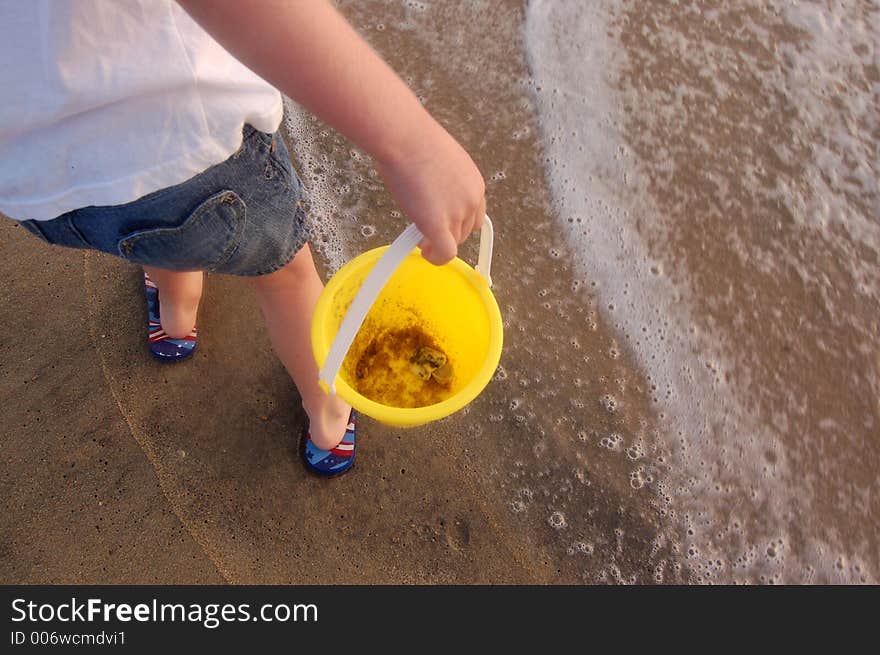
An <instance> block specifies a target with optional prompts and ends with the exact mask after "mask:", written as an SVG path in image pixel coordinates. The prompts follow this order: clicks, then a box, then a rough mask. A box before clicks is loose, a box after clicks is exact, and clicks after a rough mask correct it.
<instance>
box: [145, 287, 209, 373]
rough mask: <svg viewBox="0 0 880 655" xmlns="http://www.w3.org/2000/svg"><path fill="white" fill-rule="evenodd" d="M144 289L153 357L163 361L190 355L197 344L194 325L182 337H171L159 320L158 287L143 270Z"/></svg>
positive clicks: (184, 357) (196, 333) (197, 339)
mask: <svg viewBox="0 0 880 655" xmlns="http://www.w3.org/2000/svg"><path fill="white" fill-rule="evenodd" d="M144 291H145V293H146V295H147V313H148V314H149V344H150V352H151V353H153V357H155V358H156V359H161V360H162V361H163V362H177V361H180V360H181V359H186V358H187V357H189V356H190V355H192V354H193V353H194V352H195V350H196V346H197V345H198V344H199V334H198V331H197V330H196V328H195V326H193V329H192V332H190V333H189V334H188V335H187V336H185V337H183V339H172V338H171V337H169V336H168V335H167V334H165V330H163V329H162V323H161V322H160V320H159V288H158V287H157V286H156V283H155V282H153V281H152V280H151V279H150V276H149V275H147V273H146V271H144Z"/></svg>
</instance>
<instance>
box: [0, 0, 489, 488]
mask: <svg viewBox="0 0 880 655" xmlns="http://www.w3.org/2000/svg"><path fill="white" fill-rule="evenodd" d="M0 25H3V26H4V28H5V30H4V31H5V34H4V38H3V39H2V40H0V52H2V53H3V57H2V60H3V61H4V62H7V63H6V64H5V65H4V66H3V67H0V85H2V86H0V88H3V90H4V96H5V98H4V101H3V103H0V162H2V166H3V168H2V175H0V212H2V213H4V214H6V215H8V216H10V217H12V218H14V219H17V220H19V221H21V223H22V225H23V226H24V227H25V228H26V229H28V230H29V231H30V232H32V233H34V234H35V235H37V236H39V237H40V238H42V239H43V240H45V241H48V242H49V243H53V244H57V245H62V246H69V247H74V248H88V249H93V250H100V251H103V252H107V253H110V254H113V255H116V256H118V257H121V258H122V259H124V260H126V261H129V262H133V263H136V264H140V265H141V266H143V268H144V271H145V274H144V279H145V286H146V294H147V300H148V308H149V310H150V312H149V313H150V319H151V322H150V339H149V343H150V348H151V351H152V352H153V353H154V354H155V355H156V356H157V357H160V358H163V359H166V360H170V361H174V360H177V359H182V358H184V357H186V356H188V355H189V354H191V353H192V351H193V349H194V348H195V345H196V342H197V332H196V328H195V323H196V312H197V309H198V305H199V300H200V298H201V293H202V280H203V271H211V272H218V273H227V274H231V275H240V276H243V277H246V278H247V280H248V281H249V283H250V286H251V287H252V288H253V290H254V292H255V293H256V296H257V299H258V301H259V305H260V308H261V310H262V313H263V318H264V319H265V321H266V326H267V328H268V331H269V336H270V338H271V340H272V345H273V347H274V349H275V352H276V353H277V355H278V357H279V358H280V359H281V361H282V363H283V364H284V366H285V368H286V369H287V371H288V373H289V374H290V376H291V377H292V378H293V381H294V383H295V384H296V386H297V389H298V390H299V392H300V395H301V397H302V403H303V407H304V409H305V411H306V413H307V414H308V418H309V430H308V434H307V435H306V438H305V440H304V443H305V454H306V462H307V464H308V466H309V467H310V468H311V469H312V470H314V471H316V472H318V473H322V474H327V475H334V474H338V473H342V472H344V471H346V470H348V469H349V468H350V467H351V464H352V462H353V460H354V452H355V450H354V449H355V443H356V442H355V436H356V416H355V413H354V412H353V411H352V409H351V407H349V406H348V405H346V404H345V403H344V402H343V401H342V400H341V399H340V398H338V397H336V396H329V395H327V394H326V393H324V392H323V391H322V390H321V388H320V387H319V386H318V369H317V366H316V364H315V361H314V358H313V357H312V352H311V347H310V343H309V326H310V322H311V317H312V312H313V310H314V306H315V302H316V301H317V298H318V296H319V294H320V293H321V289H322V284H321V281H320V279H319V278H318V274H317V272H316V270H315V266H314V263H313V261H312V255H311V253H310V251H309V247H308V245H307V244H306V233H305V227H304V219H305V216H304V214H303V211H304V210H303V202H302V200H303V197H304V190H303V187H302V184H301V182H300V180H299V179H298V178H297V175H296V173H295V172H294V171H293V169H292V168H291V164H290V158H289V156H288V153H287V151H286V148H285V145H284V142H283V140H282V139H281V138H280V136H279V135H278V132H277V130H278V127H279V123H280V121H281V117H282V104H281V96H280V94H279V91H278V90H280V91H282V92H284V93H285V94H287V95H289V96H290V97H291V98H293V99H294V100H295V101H297V102H299V103H300V104H301V105H303V106H304V107H305V108H307V109H308V110H310V111H312V112H313V113H314V114H316V115H317V116H318V117H320V118H321V119H322V120H324V121H325V122H326V123H328V124H329V125H331V126H333V127H334V128H336V129H338V130H339V131H340V132H342V133H343V134H344V135H345V136H347V137H348V138H349V139H351V140H352V141H353V142H354V143H356V144H357V145H358V146H360V147H361V148H362V149H364V150H365V151H366V152H368V153H369V154H370V155H371V156H372V157H373V159H374V162H375V165H376V168H377V170H378V171H379V173H380V175H381V176H382V179H383V180H384V182H385V184H386V186H387V187H388V189H389V191H390V192H391V193H392V195H393V196H394V198H395V199H396V201H397V202H398V204H399V205H400V208H401V209H402V210H403V211H404V213H405V214H406V215H407V216H408V217H409V218H410V219H411V220H412V221H414V222H415V223H416V224H417V225H418V226H419V228H420V229H421V231H422V233H423V234H424V235H425V241H424V242H423V243H422V244H421V245H422V251H423V253H424V256H425V258H426V259H428V260H429V261H430V262H432V263H434V264H443V263H445V262H447V261H449V260H450V259H452V257H454V256H455V254H456V250H457V245H458V244H460V243H461V242H462V241H464V240H465V239H466V238H467V236H468V235H469V234H470V233H471V232H472V231H473V230H475V229H478V228H479V227H480V226H481V224H482V220H483V217H484V215H485V199H484V191H485V187H484V183H483V179H482V177H481V175H480V172H479V171H478V170H477V167H476V166H475V165H474V163H473V161H472V160H471V158H470V157H469V156H468V155H467V153H466V152H465V151H464V150H463V149H462V148H461V146H460V145H459V144H458V143H457V142H456V141H455V140H454V139H453V138H452V137H451V136H450V135H449V134H448V133H447V132H446V131H445V130H444V129H443V128H442V127H440V125H438V124H437V122H435V121H434V120H433V119H432V118H431V117H430V116H429V115H428V113H427V112H426V111H425V110H424V109H423V108H422V106H421V104H420V103H419V102H418V100H417V99H416V98H415V96H414V95H413V93H412V92H411V91H410V90H409V89H407V87H406V86H405V85H404V84H403V83H402V82H401V81H400V79H399V78H398V77H397V76H396V75H395V74H394V73H393V72H392V71H391V70H390V69H389V68H388V67H387V66H386V65H385V64H384V63H383V62H382V61H381V60H380V59H379V57H377V56H376V54H375V53H373V51H372V50H371V49H370V48H369V46H368V45H367V44H366V43H365V42H364V41H363V40H362V39H361V38H360V37H359V36H358V35H357V34H356V33H355V31H354V30H353V29H352V28H351V27H350V26H349V25H348V24H347V23H346V22H345V20H344V19H343V18H342V17H341V16H340V15H339V14H338V13H337V12H336V11H335V10H334V9H333V7H332V6H331V5H330V4H329V2H326V1H325V0H308V1H306V2H292V1H282V0H278V1H269V0H262V1H259V0H252V1H247V0H180V1H179V4H177V3H175V2H173V0H130V1H127V2H102V1H101V0H44V1H43V2H34V3H31V2H19V1H18V0H0ZM10 62H14V65H10Z"/></svg>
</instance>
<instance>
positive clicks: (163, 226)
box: [21, 125, 308, 276]
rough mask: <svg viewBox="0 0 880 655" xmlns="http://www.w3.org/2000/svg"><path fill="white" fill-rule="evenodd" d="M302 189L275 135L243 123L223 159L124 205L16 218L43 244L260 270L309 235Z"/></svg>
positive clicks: (178, 267) (195, 266)
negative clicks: (42, 217) (40, 217)
mask: <svg viewBox="0 0 880 655" xmlns="http://www.w3.org/2000/svg"><path fill="white" fill-rule="evenodd" d="M305 206H306V198H305V189H304V188H303V185H302V182H301V181H300V179H299V177H298V176H297V174H296V172H295V171H294V170H293V166H292V165H291V163H290V156H289V154H288V152H287V147H286V146H285V145H284V140H283V139H282V138H281V136H280V134H279V133H278V132H275V133H274V134H266V133H265V132H260V131H259V130H256V129H254V128H253V127H251V126H250V125H245V127H244V131H243V139H242V144H241V147H240V148H239V149H238V151H236V152H235V153H234V154H233V155H232V156H231V157H230V158H229V159H227V160H226V161H224V162H222V163H220V164H217V165H216V166H212V167H211V168H209V169H207V170H206V171H204V172H202V173H199V174H198V175H196V176H195V177H193V178H191V179H189V180H187V181H186V182H183V183H181V184H177V185H175V186H172V187H167V188H165V189H160V190H159V191H155V192H153V193H151V194H149V195H146V196H144V197H142V198H139V199H137V200H135V201H133V202H130V203H127V204H124V205H114V206H106V207H83V208H81V209H75V210H73V211H71V212H68V213H66V214H62V215H61V216H58V217H56V218H53V219H52V220H49V221H34V220H25V221H21V224H22V226H23V227H24V228H25V229H27V230H28V231H29V232H32V233H33V234H35V235H37V236H38V237H40V238H41V239H42V240H43V241H46V242H48V243H51V244H55V245H59V246H67V247H70V248H85V249H90V250H99V251H101V252H106V253H109V254H111V255H116V256H117V257H121V258H122V259H124V260H125V261H128V262H131V263H134V264H141V265H147V266H156V267H159V268H167V269H170V270H173V271H211V272H216V273H227V274H230V275H245V276H253V275H266V274H268V273H272V272H273V271H277V270H278V269H280V268H281V267H283V266H284V265H286V264H287V263H288V262H290V260H292V259H293V257H294V256H295V255H296V253H297V252H298V251H299V250H300V249H301V248H302V247H303V246H304V245H305V243H306V240H307V238H308V234H307V228H306V220H305V218H306V215H305Z"/></svg>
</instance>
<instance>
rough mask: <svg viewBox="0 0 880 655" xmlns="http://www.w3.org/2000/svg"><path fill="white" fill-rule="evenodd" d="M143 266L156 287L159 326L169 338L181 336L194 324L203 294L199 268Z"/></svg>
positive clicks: (179, 337) (186, 333)
mask: <svg viewBox="0 0 880 655" xmlns="http://www.w3.org/2000/svg"><path fill="white" fill-rule="evenodd" d="M144 270H145V271H146V272H147V275H149V276H150V278H152V280H153V282H155V283H156V286H157V287H159V314H160V316H159V320H160V321H161V322H162V329H163V330H165V333H166V334H167V335H168V336H169V337H171V338H172V339H182V338H183V337H185V336H186V335H188V334H189V333H190V332H191V331H192V329H193V327H194V326H195V324H196V312H197V311H198V309H199V300H201V298H202V281H203V274H202V272H201V271H195V272H186V273H179V272H177V271H169V270H167V269H164V268H156V267H154V266H144Z"/></svg>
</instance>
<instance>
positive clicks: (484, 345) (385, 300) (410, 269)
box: [311, 222, 503, 426]
mask: <svg viewBox="0 0 880 655" xmlns="http://www.w3.org/2000/svg"><path fill="white" fill-rule="evenodd" d="M488 225H489V228H488V239H489V246H488V248H487V247H486V245H485V241H486V239H487V230H486V229H485V227H484V232H483V241H482V242H481V258H480V265H479V269H480V271H481V272H482V273H483V274H485V277H484V275H483V274H481V273H480V272H478V271H477V270H475V269H474V268H472V267H471V266H469V265H468V264H466V263H465V262H464V261H462V260H461V259H458V258H455V259H453V260H452V261H451V262H449V263H448V264H445V265H443V266H434V265H433V264H431V263H429V262H428V261H426V260H425V259H424V258H423V257H422V256H421V252H420V251H419V249H418V248H416V249H415V250H413V251H411V252H409V254H408V255H406V256H405V258H404V259H403V261H402V262H401V263H400V264H399V266H398V267H397V269H396V270H395V271H394V273H393V274H392V275H391V277H390V278H389V279H388V281H387V282H386V283H385V286H384V287H382V290H381V292H380V293H379V295H378V297H377V298H376V300H375V301H374V302H373V304H372V306H371V307H370V309H369V312H368V313H367V315H366V318H365V319H364V323H363V325H362V326H361V328H360V332H359V335H360V333H361V332H363V333H364V335H366V334H367V332H369V331H372V332H374V333H381V332H382V331H383V330H384V331H388V330H401V329H405V328H410V327H415V328H417V329H419V330H421V331H423V332H424V333H427V334H428V335H430V336H431V337H432V338H433V339H434V341H435V342H436V344H437V345H438V346H439V347H440V349H442V351H443V352H444V353H445V354H446V355H447V356H448V358H449V361H450V362H451V363H453V362H454V369H453V370H454V376H453V378H452V380H451V382H450V383H449V388H448V393H447V394H444V395H446V398H445V399H443V400H441V401H440V402H437V403H435V404H430V405H427V406H423V407H393V406H389V405H384V404H381V403H379V402H376V401H375V400H371V399H370V398H367V397H365V396H363V395H361V394H360V393H359V392H358V391H356V390H355V388H354V386H355V385H354V380H353V378H354V375H355V366H354V364H353V363H354V362H356V361H357V359H358V357H359V355H360V354H362V352H363V351H364V347H363V346H364V343H365V339H360V338H358V339H355V341H354V345H353V346H352V347H351V350H350V351H349V352H348V354H347V356H346V358H345V361H344V363H343V365H342V368H341V369H340V370H339V374H338V375H337V376H335V391H336V393H338V394H339V396H340V397H342V398H343V399H344V400H345V401H346V402H347V403H349V404H350V405H351V406H352V407H354V408H355V409H356V410H358V411H359V412H362V413H364V414H366V415H367V416H370V417H372V418H374V419H376V420H378V421H381V422H382V423H386V424H389V425H396V426H414V425H422V424H424V423H429V422H431V421H435V420H437V419H440V418H443V417H445V416H449V415H450V414H452V413H454V412H456V411H458V410H459V409H461V408H462V407H464V406H465V405H467V404H468V403H469V402H471V401H472V400H473V399H474V398H476V397H477V395H479V393H480V392H481V391H482V390H483V388H484V387H485V386H486V385H487V384H488V383H489V380H490V379H491V378H492V375H493V374H494V372H495V369H496V368H497V367H498V362H499V360H500V358H501V346H502V332H503V328H502V322H501V312H500V311H499V309H498V303H497V302H496V301H495V297H494V296H493V295H492V291H491V290H490V288H489V286H490V282H489V276H488V272H489V259H490V258H491V239H492V230H491V222H488ZM386 250H388V246H385V247H382V248H376V249H374V250H370V251H368V252H365V253H363V254H362V255H360V256H358V257H356V258H355V259H353V260H351V261H350V262H348V263H347V264H345V266H343V267H342V268H341V269H339V271H338V272H337V273H336V274H335V275H334V276H333V277H332V278H331V279H330V281H329V282H328V283H327V286H326V287H325V289H324V291H323V293H322V294H321V297H320V298H319V299H318V304H317V306H316V307H315V314H314V317H313V318H312V326H311V327H312V334H311V336H312V350H313V352H314V356H315V361H316V362H317V364H318V367H319V368H321V367H322V366H323V365H324V363H325V360H326V359H327V356H328V353H329V352H330V348H331V344H333V341H334V338H335V337H336V333H337V331H338V330H339V328H340V325H341V324H342V321H343V319H344V318H345V315H346V313H347V312H348V309H349V306H350V305H351V304H352V300H353V299H354V297H355V295H356V294H357V293H358V291H359V290H360V288H361V286H362V285H363V284H364V281H365V280H366V278H367V276H368V275H369V273H370V271H371V270H372V269H373V267H374V266H375V265H376V263H377V262H378V261H379V258H380V257H381V256H382V255H383V253H385V251H386ZM486 251H488V256H485V257H484V253H485V252H486ZM359 342H360V343H359ZM358 348H360V351H361V353H359V352H358ZM325 386H326V385H325Z"/></svg>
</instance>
